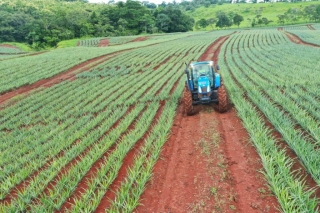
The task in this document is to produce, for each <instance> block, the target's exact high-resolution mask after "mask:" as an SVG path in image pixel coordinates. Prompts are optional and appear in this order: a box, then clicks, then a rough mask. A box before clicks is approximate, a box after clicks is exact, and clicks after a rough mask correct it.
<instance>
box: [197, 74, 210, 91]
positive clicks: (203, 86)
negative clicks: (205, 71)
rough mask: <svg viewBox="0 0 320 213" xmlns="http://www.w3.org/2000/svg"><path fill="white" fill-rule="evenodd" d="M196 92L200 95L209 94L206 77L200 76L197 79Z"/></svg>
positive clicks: (208, 84)
mask: <svg viewBox="0 0 320 213" xmlns="http://www.w3.org/2000/svg"><path fill="white" fill-rule="evenodd" d="M198 92H199V93H200V94H203V93H205V94H206V93H209V92H211V88H210V81H209V78H208V77H207V76H200V77H199V78H198Z"/></svg>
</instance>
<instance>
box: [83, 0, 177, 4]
mask: <svg viewBox="0 0 320 213" xmlns="http://www.w3.org/2000/svg"><path fill="white" fill-rule="evenodd" d="M117 1H119V0H115V2H117ZM122 1H124V2H126V0H122ZM140 1H143V0H140ZM146 1H148V2H152V3H155V4H161V3H162V2H163V0H146ZM164 1H165V2H166V3H169V2H173V0H164ZM89 2H90V3H108V2H109V0H89ZM176 2H180V0H176Z"/></svg>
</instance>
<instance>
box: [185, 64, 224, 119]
mask: <svg viewBox="0 0 320 213" xmlns="http://www.w3.org/2000/svg"><path fill="white" fill-rule="evenodd" d="M186 65H187V64H186ZM217 70H219V66H217ZM185 73H186V74H187V81H186V87H185V90H184V94H183V102H184V106H185V112H186V114H187V115H193V114H194V113H195V111H194V105H198V104H210V103H215V104H217V108H218V110H219V112H226V111H227V109H228V104H229V101H228V95H227V91H226V89H225V87H224V85H223V84H222V82H221V79H220V74H219V73H216V72H215V69H214V62H213V61H200V62H192V63H190V64H189V66H188V65H187V67H186V69H185Z"/></svg>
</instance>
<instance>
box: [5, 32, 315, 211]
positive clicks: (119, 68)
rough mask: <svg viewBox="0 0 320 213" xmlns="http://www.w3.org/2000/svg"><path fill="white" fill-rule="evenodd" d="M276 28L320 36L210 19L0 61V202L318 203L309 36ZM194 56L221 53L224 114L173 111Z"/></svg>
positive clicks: (265, 206)
mask: <svg viewBox="0 0 320 213" xmlns="http://www.w3.org/2000/svg"><path fill="white" fill-rule="evenodd" d="M302 31H303V33H302ZM285 32H290V33H294V34H295V35H296V36H298V37H299V38H300V39H304V38H305V37H306V36H305V35H306V34H308V35H310V36H314V37H313V39H314V40H317V39H318V41H320V38H319V37H317V36H316V34H313V32H318V30H316V29H315V30H311V29H310V28H309V27H306V28H304V27H303V26H302V28H300V27H299V28H298V29H294V28H293V29H286V28H283V29H282V30H278V29H264V30H244V31H234V30H232V31H231V30H221V31H213V32H201V33H180V34H172V35H161V36H153V37H149V38H148V39H146V40H143V41H139V42H130V41H132V40H130V41H126V42H124V43H125V44H120V43H119V45H116V46H108V47H105V48H98V47H93V46H97V45H91V47H82V46H80V47H72V48H65V49H57V50H53V51H49V52H43V53H41V54H39V55H32V56H26V57H21V58H12V59H6V60H3V61H1V62H0V76H1V82H0V168H1V169H0V212H50V213H51V212H170V211H171V212H215V211H216V212H288V213H292V212H296V213H301V212H318V211H319V206H320V205H319V204H320V202H319V200H318V198H319V197H320V196H319V187H318V186H319V184H320V170H319V168H320V157H319V156H320V155H319V152H320V150H319V143H320V131H319V123H320V122H319V121H320V107H319V103H320V98H319V86H320V78H319V77H318V76H319V74H320V61H319V59H318V58H317V55H319V54H318V53H319V47H316V46H315V47H312V46H305V45H303V44H302V43H300V44H296V43H294V42H292V41H291V40H290V39H289V38H288V36H287V34H286V33H285ZM96 40H99V41H100V38H97V39H96ZM85 42H87V41H85ZM92 42H93V43H92V44H94V40H92ZM308 42H311V41H308ZM311 43H313V42H311ZM84 45H85V43H84ZM88 45H89V42H88ZM89 46H90V45H89ZM197 60H213V61H214V62H215V63H219V65H220V67H221V70H220V71H219V72H220V73H221V75H222V78H223V83H224V85H225V86H226V88H227V90H228V93H229V96H230V99H231V102H232V105H231V106H230V110H229V111H228V112H227V113H224V114H221V115H220V114H219V113H218V112H216V111H215V110H214V107H212V106H203V107H201V106H200V107H199V108H198V109H199V110H200V111H199V112H198V114H197V115H194V116H191V117H188V116H186V115H185V114H184V113H183V105H182V104H181V101H180V98H181V96H182V94H183V90H184V87H185V85H184V82H185V78H186V77H185V74H184V72H183V71H184V69H185V64H184V63H185V62H187V63H189V62H191V61H197ZM297 62H299V63H297ZM66 75H68V77H66V78H65V76H66ZM17 95H18V96H17ZM19 95H20V96H19ZM213 122H214V123H215V124H213ZM199 144H200V145H199ZM248 144H250V145H248ZM237 146H238V148H237V149H236V148H235V147H237ZM250 147H251V148H250ZM242 151H243V153H242ZM210 153H211V154H210ZM252 162H254V163H252ZM195 163H197V164H195ZM212 165H216V166H212ZM187 168H189V169H187ZM257 170H259V171H257ZM191 171H194V172H195V173H190V172H191ZM261 171H262V173H263V175H261ZM204 173H205V175H206V176H205V177H204V176H202V175H204ZM259 175H261V176H263V178H261V179H258V178H257V176H259ZM187 180H188V181H187ZM174 186H175V187H177V188H175V187H174ZM169 195H170V196H169ZM249 199H251V201H250V202H249V201H248V200H249Z"/></svg>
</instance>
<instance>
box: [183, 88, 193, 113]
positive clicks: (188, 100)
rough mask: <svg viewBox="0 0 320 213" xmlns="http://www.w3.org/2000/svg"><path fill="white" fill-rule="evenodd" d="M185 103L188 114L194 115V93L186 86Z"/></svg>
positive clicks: (184, 92)
mask: <svg viewBox="0 0 320 213" xmlns="http://www.w3.org/2000/svg"><path fill="white" fill-rule="evenodd" d="M183 104H184V111H185V113H186V114H187V115H193V114H194V109H193V105H192V95H191V92H190V91H189V90H188V88H186V87H185V88H184V91H183Z"/></svg>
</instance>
